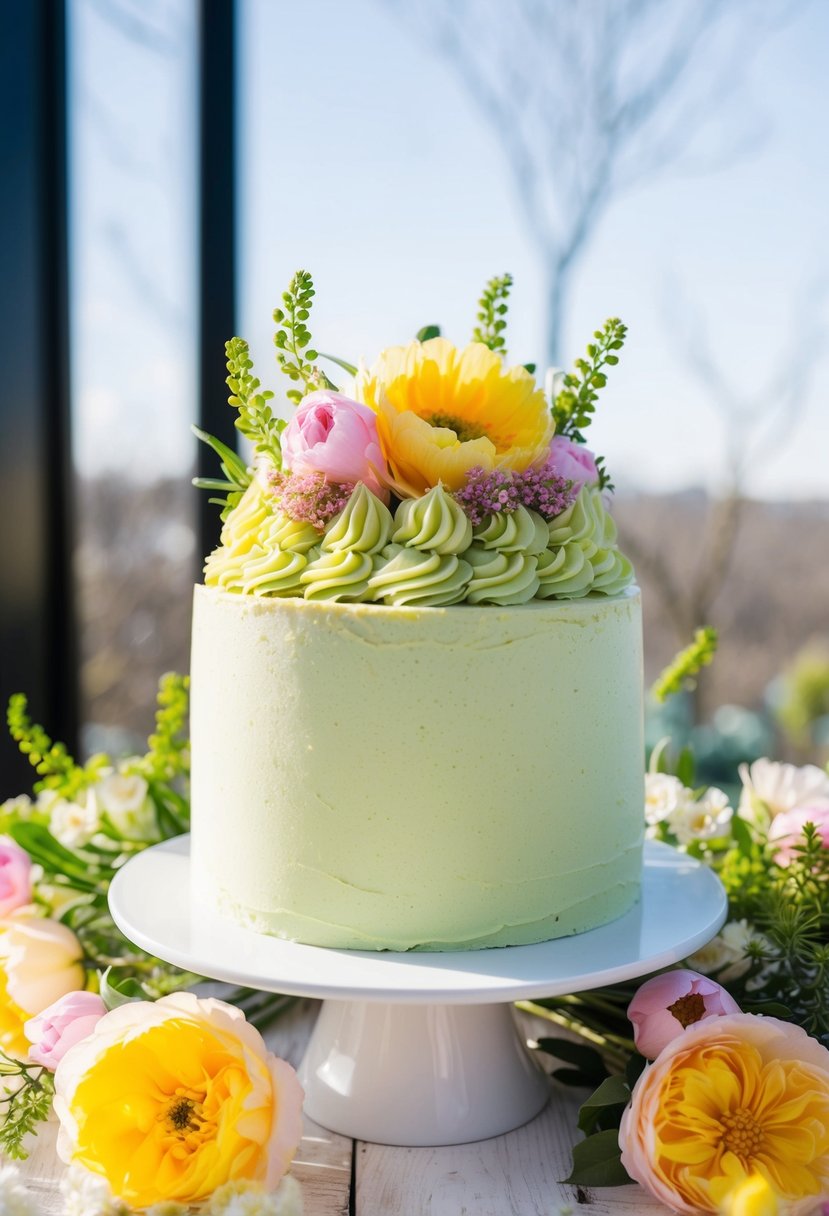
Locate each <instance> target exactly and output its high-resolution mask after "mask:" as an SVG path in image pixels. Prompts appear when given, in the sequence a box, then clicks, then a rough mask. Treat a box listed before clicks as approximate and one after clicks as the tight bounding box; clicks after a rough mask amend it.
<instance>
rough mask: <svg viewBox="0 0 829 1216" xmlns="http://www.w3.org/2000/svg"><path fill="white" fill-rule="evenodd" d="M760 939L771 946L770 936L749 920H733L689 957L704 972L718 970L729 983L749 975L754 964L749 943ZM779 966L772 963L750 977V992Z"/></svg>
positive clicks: (719, 975)
mask: <svg viewBox="0 0 829 1216" xmlns="http://www.w3.org/2000/svg"><path fill="white" fill-rule="evenodd" d="M751 942H757V943H758V944H759V945H761V946H770V945H771V943H770V942H769V940H768V938H767V937H765V936H764V935H763V934H762V933H758V932H757V930H756V929H755V928H754V926H753V925H750V924H749V922H748V921H747V920H732V921H729V922H728V924H727V925H725V926H724V927H723V929H722V930H721V931H720V932H719V933H718V934H717V936H716V937H715V938H714V939H713V940H712V941H710V942H709V943H708V945H707V946H703V947H702V949H701V950H697V952H696V954H692V955H691V957H690V958H689V959H688V960H687V962H688V963H689V965H690V966H691V967H694V968H696V970H697V971H701V972H702V973H703V974H704V975H713V974H714V973H716V976H717V981H718V983H720V984H728V983H730V981H731V980H736V979H739V978H740V976H741V975H745V973H746V972H747V971H748V969H749V967H750V966H751V958H750V956H749V953H748V948H749V944H750V943H751ZM776 970H777V964H776V963H771V964H769V965H767V966H766V967H764V968H763V970H762V971H761V972H760V974H759V975H756V976H755V977H754V978H753V979H751V980H749V981H748V983H747V984H746V988H747V990H748V991H749V992H751V991H753V990H755V989H757V988H761V987H762V986H763V984H764V983H765V982H766V977H767V976H768V975H770V974H772V973H773V972H775V971H776Z"/></svg>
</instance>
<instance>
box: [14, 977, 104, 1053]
mask: <svg viewBox="0 0 829 1216" xmlns="http://www.w3.org/2000/svg"><path fill="white" fill-rule="evenodd" d="M106 1011H107V1008H106V1005H105V1004H104V1002H103V1000H102V999H101V997H99V996H98V994H97V993H95V992H69V993H67V995H66V996H62V997H60V998H59V1000H57V1001H55V1002H54V1004H52V1005H50V1006H49V1007H48V1008H47V1009H44V1010H43V1012H42V1013H39V1014H38V1015H37V1017H36V1018H30V1019H29V1021H28V1022H26V1024H25V1026H24V1027H23V1032H24V1034H25V1035H26V1038H27V1039H28V1040H29V1042H30V1043H32V1044H33V1046H32V1047H30V1048H29V1057H30V1059H32V1060H34V1061H35V1063H36V1064H42V1065H43V1066H44V1067H45V1068H48V1069H49V1070H50V1072H54V1071H55V1069H56V1068H57V1066H58V1064H60V1062H61V1060H62V1059H63V1057H64V1056H65V1055H66V1053H67V1051H68V1050H69V1048H70V1047H74V1046H75V1044H76V1043H80V1041H81V1039H86V1038H88V1037H89V1035H91V1034H92V1031H93V1030H94V1029H95V1027H96V1026H97V1024H98V1022H100V1020H101V1018H102V1017H103V1016H104V1014H105V1013H106Z"/></svg>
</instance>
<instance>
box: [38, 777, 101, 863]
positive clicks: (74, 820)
mask: <svg viewBox="0 0 829 1216" xmlns="http://www.w3.org/2000/svg"><path fill="white" fill-rule="evenodd" d="M100 826H101V821H100V817H99V815H98V803H97V799H96V798H95V794H94V793H93V791H92V790H84V791H83V792H82V793H80V794H79V795H78V798H77V800H76V801H75V802H67V801H66V799H65V798H58V799H56V800H55V801H53V802H52V803H51V805H50V808H49V831H50V832H51V833H52V835H53V836H54V838H55V840H59V841H60V843H61V844H62V845H65V846H66V848H67V849H79V848H81V847H82V846H83V845H85V844H89V842H90V840H91V839H92V837H93V836H94V835H95V833H96V832H97V831H98V829H99V828H100Z"/></svg>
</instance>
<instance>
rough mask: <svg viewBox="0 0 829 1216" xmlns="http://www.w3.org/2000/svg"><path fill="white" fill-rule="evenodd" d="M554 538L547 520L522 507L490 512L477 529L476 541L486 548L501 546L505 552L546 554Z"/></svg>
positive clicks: (475, 533) (498, 547)
mask: <svg viewBox="0 0 829 1216" xmlns="http://www.w3.org/2000/svg"><path fill="white" fill-rule="evenodd" d="M549 539H550V531H549V527H548V525H547V522H546V520H544V519H542V517H541V516H540V515H539V514H538V512H537V511H530V510H528V509H527V508H526V507H519V508H518V509H517V510H516V511H512V512H510V514H505V513H504V512H499V513H498V514H497V515H490V516H489V517H488V518H487V520H486V522H485V523H482V524H479V525H478V527H477V528H476V529H475V531H474V540H475V544H476V545H479V546H480V547H481V548H482V549H500V550H501V552H502V553H528V554H530V555H537V554H539V553H543V552H544V550H545V549H546V548H547V545H548V543H549Z"/></svg>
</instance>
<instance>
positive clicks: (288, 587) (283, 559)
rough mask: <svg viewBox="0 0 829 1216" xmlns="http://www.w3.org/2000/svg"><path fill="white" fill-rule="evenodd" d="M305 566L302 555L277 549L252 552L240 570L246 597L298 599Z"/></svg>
mask: <svg viewBox="0 0 829 1216" xmlns="http://www.w3.org/2000/svg"><path fill="white" fill-rule="evenodd" d="M306 565H307V562H306V560H305V558H304V557H303V555H302V554H301V553H294V552H292V551H291V550H290V549H279V548H277V547H276V546H274V547H268V548H263V549H260V550H258V551H257V550H254V551H253V552H252V553H251V555H250V558H249V559H248V561H246V562H245V564H244V566H243V567H242V575H241V579H240V590H241V591H242V592H243V593H244V594H245V595H301V594H302V584H301V583H300V581H299V576H300V574H301V573H302V571H303V570H304V569H305V567H306Z"/></svg>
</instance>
